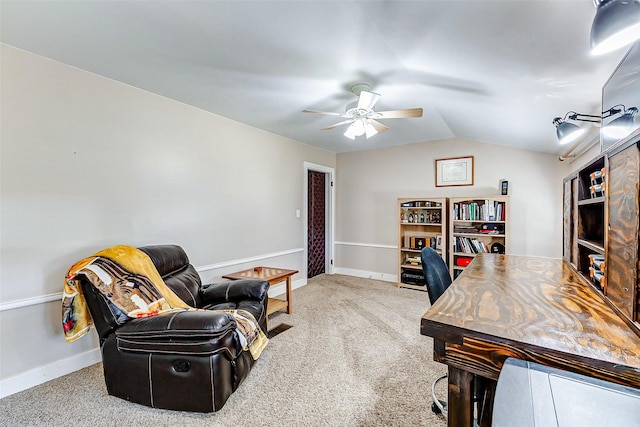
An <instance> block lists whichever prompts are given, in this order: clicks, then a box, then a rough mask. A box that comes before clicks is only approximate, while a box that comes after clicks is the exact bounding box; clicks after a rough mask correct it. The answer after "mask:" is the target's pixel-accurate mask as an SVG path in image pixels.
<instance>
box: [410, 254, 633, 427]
mask: <svg viewBox="0 0 640 427" xmlns="http://www.w3.org/2000/svg"><path fill="white" fill-rule="evenodd" d="M420 333H421V334H422V335H428V336H431V337H433V338H434V360H436V361H439V362H442V363H446V364H447V365H448V367H449V389H448V403H449V413H448V425H449V426H465V427H466V426H471V425H472V422H473V412H472V403H473V402H472V390H473V387H474V378H477V377H474V375H477V376H480V377H484V378H488V379H489V380H497V379H498V375H499V373H500V369H501V368H502V364H503V363H504V360H505V359H506V358H507V357H516V358H518V359H523V360H530V361H533V362H537V363H541V364H543V365H547V366H551V367H554V368H559V369H564V370H567V371H571V372H577V373H580V374H584V375H589V376H592V377H596V378H601V379H604V380H607V381H612V382H615V383H619V384H624V385H627V386H630V387H635V388H640V337H638V335H636V334H635V333H634V332H633V331H632V330H631V329H630V328H629V327H628V326H627V324H626V323H624V322H623V321H622V320H621V319H620V318H619V317H618V316H617V315H616V314H615V313H614V312H613V310H611V308H610V307H609V306H608V305H607V304H606V303H605V301H604V299H603V298H602V297H601V296H600V295H599V294H597V293H596V292H595V291H594V290H592V289H591V288H590V287H589V286H588V285H586V284H585V283H584V282H582V279H581V278H579V277H578V276H577V275H576V274H575V273H574V272H573V271H572V270H571V269H570V268H569V267H568V266H566V265H565V264H564V263H563V262H562V260H560V259H550V258H537V257H525V256H512V255H495V254H482V255H479V256H477V257H476V258H475V260H474V261H473V263H471V265H470V266H469V267H467V269H466V270H465V271H464V272H463V273H462V274H461V275H460V276H459V277H458V279H457V280H456V281H454V282H453V284H452V285H451V286H450V287H449V289H447V291H446V292H445V293H444V294H443V295H442V296H441V297H440V298H439V299H438V301H436V303H435V304H434V305H433V306H432V307H431V308H430V309H429V310H428V311H427V312H426V313H425V315H424V316H423V317H422V321H421V325H420ZM489 400H490V402H489V405H488V408H489V410H488V414H489V416H488V417H487V419H483V420H482V425H489V424H490V423H491V418H490V414H491V408H492V403H493V402H492V395H491V394H489ZM592 404H602V403H601V402H599V403H597V402H585V405H592ZM603 410H606V408H603Z"/></svg>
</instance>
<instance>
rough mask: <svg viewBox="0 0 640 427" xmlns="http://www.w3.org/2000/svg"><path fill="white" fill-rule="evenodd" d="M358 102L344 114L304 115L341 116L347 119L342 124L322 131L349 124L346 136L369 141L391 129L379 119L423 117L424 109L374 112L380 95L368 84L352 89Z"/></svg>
mask: <svg viewBox="0 0 640 427" xmlns="http://www.w3.org/2000/svg"><path fill="white" fill-rule="evenodd" d="M350 90H351V92H353V93H354V94H355V95H356V96H357V97H358V100H357V101H354V102H352V103H351V104H349V105H347V108H346V111H345V112H344V113H330V112H326V111H316V110H304V111H303V112H304V113H313V114H325V115H329V116H339V117H343V118H346V119H347V120H344V121H342V122H340V123H336V124H334V125H331V126H327V127H326V128H323V129H322V130H329V129H334V128H336V127H338V126H342V125H346V124H349V127H348V128H347V130H346V131H345V133H344V136H346V137H347V138H350V139H356V136H361V135H366V137H367V139H368V138H371V137H372V136H374V135H376V134H378V133H382V132H386V131H388V130H389V128H388V127H387V126H385V125H383V124H382V123H380V122H379V121H377V120H378V119H405V118H412V117H422V108H408V109H404V110H391V111H374V110H373V107H374V106H375V105H376V102H378V99H380V95H379V94H377V93H373V92H371V90H370V88H369V85H368V84H366V83H358V84H355V85H353V86H351V88H350Z"/></svg>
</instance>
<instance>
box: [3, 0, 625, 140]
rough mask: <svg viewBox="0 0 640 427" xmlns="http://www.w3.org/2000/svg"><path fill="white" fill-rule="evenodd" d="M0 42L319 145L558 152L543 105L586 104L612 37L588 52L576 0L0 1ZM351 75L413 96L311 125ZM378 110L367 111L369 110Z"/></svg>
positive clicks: (339, 105) (587, 15)
mask: <svg viewBox="0 0 640 427" xmlns="http://www.w3.org/2000/svg"><path fill="white" fill-rule="evenodd" d="M0 7H1V9H0V15H1V26H2V29H1V37H2V42H3V43H6V44H9V45H11V46H14V47H18V48H21V49H24V50H27V51H30V52H33V53H36V54H39V55H42V56H45V57H48V58H52V59H54V60H57V61H60V62H63V63H66V64H70V65H72V66H75V67H78V68H81V69H84V70H87V71H90V72H93V73H96V74H99V75H102V76H105V77H108V78H111V79H115V80H118V81H121V82H124V83H127V84H129V85H132V86H135V87H138V88H141V89H144V90H147V91H150V92H154V93H157V94H160V95H163V96H166V97H169V98H172V99H175V100H178V101H181V102H184V103H186V104H189V105H193V106H195V107H198V108H202V109H204V110H207V111H210V112H212V113H216V114H219V115H221V116H225V117H228V118H231V119H233V120H237V121H239V122H243V123H246V124H248V125H251V126H255V127H257V128H261V129H264V130H267V131H270V132H273V133H276V134H279V135H283V136H285V137H289V138H292V139H294V140H297V141H300V142H303V143H307V144H311V145H315V146H318V147H323V148H326V149H328V150H331V151H334V152H345V151H355V150H364V149H371V148H380V147H386V146H393V145H399V144H408V143H415V142H423V141H432V140H441V139H447V138H464V139H470V140H477V141H484V142H489V143H496V144H501V145H509V146H514V147H520V148H528V149H532V150H537V151H543V152H549V153H561V152H562V151H564V150H565V149H566V147H563V146H560V145H559V144H558V141H557V139H556V136H555V128H554V126H553V125H552V119H553V118H554V117H555V116H563V115H564V114H565V113H566V112H567V111H569V110H574V111H578V112H581V113H586V114H593V113H596V114H597V112H599V111H600V109H601V93H602V86H603V85H604V83H605V82H606V80H607V79H608V77H609V76H610V75H611V73H612V72H613V71H614V69H615V67H616V66H617V64H618V63H619V62H620V60H621V59H622V57H623V56H624V54H625V52H626V51H618V52H614V53H611V54H607V55H605V56H591V55H590V54H589V32H590V27H591V22H592V20H593V16H594V15H595V8H594V6H593V3H592V2H591V1H590V0H576V1H570V0H569V1H562V0H560V1H518V0H512V1H455V0H448V1H312V0H310V1H304V0H300V1H273V0H266V1H243V0H237V1H219V0H218V1H47V2H35V1H5V0H3V1H2V2H1V4H0ZM355 83H367V84H369V85H370V86H371V89H372V91H373V92H377V93H379V94H381V98H380V100H379V101H378V103H377V105H376V109H377V110H379V111H381V110H392V109H401V108H413V107H422V108H423V109H424V115H423V117H422V118H411V119H387V120H384V124H385V125H387V126H389V127H390V130H389V131H387V132H385V133H382V134H379V135H376V136H374V137H372V138H370V139H365V138H364V137H358V138H356V139H355V140H350V139H348V138H346V137H344V136H343V135H342V133H343V132H344V129H345V128H344V127H340V128H336V129H333V130H321V129H322V128H323V127H326V126H329V125H331V124H333V123H337V122H338V121H340V120H342V119H340V118H339V117H332V116H322V115H313V114H306V113H303V112H302V110H304V109H312V110H322V111H332V112H333V111H335V112H344V110H345V106H346V105H347V104H348V103H350V102H351V101H353V100H355V99H356V97H355V95H353V93H351V92H350V91H349V88H350V87H351V86H352V85H353V84H355ZM381 121H382V120H381Z"/></svg>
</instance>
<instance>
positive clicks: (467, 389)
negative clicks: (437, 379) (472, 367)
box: [447, 366, 474, 427]
mask: <svg viewBox="0 0 640 427" xmlns="http://www.w3.org/2000/svg"><path fill="white" fill-rule="evenodd" d="M473 385H474V384H473V374H472V373H471V372H468V371H464V370H462V369H458V368H454V367H452V366H449V393H448V399H447V404H448V408H447V426H449V427H472V426H473Z"/></svg>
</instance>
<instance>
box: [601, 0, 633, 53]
mask: <svg viewBox="0 0 640 427" xmlns="http://www.w3.org/2000/svg"><path fill="white" fill-rule="evenodd" d="M594 4H595V5H596V7H597V10H596V16H595V17H594V18H593V24H592V25H591V54H592V55H602V54H604V53H608V52H612V51H614V50H616V49H619V48H621V47H623V46H626V45H628V44H630V43H632V42H634V41H636V40H638V39H640V3H639V2H638V1H637V0H594Z"/></svg>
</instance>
